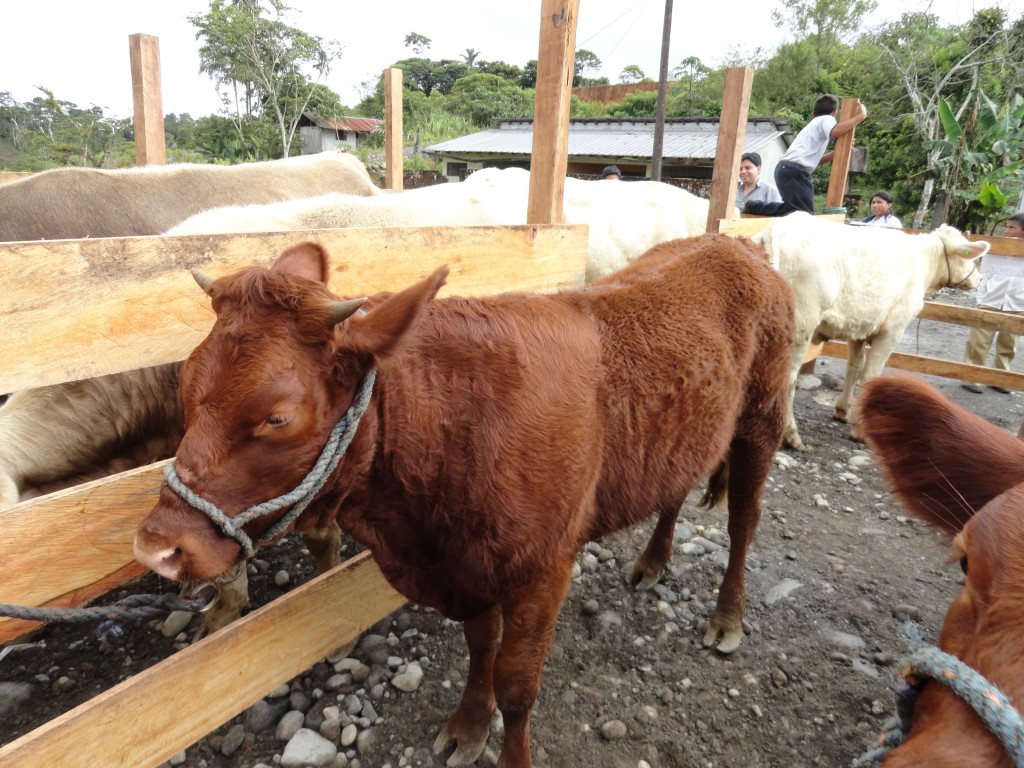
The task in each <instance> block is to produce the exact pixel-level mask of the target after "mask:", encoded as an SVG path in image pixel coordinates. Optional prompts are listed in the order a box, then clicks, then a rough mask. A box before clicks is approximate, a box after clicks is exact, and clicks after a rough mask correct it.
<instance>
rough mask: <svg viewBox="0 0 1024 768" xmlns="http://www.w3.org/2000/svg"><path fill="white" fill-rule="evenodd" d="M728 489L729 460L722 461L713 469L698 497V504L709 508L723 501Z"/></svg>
mask: <svg viewBox="0 0 1024 768" xmlns="http://www.w3.org/2000/svg"><path fill="white" fill-rule="evenodd" d="M728 490H729V462H728V460H724V461H722V463H721V464H719V465H718V466H717V467H716V468H715V471H714V472H712V473H711V477H709V478H708V487H707V490H706V491H704V495H703V496H701V498H700V506H702V507H707V508H708V509H711V508H713V507H717V506H718V505H720V504H721V503H722V502H723V501H725V495H726V493H727V492H728Z"/></svg>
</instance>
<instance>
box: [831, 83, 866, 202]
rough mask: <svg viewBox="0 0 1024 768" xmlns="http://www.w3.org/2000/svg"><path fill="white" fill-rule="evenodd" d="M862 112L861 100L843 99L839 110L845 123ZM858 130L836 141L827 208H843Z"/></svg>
mask: <svg viewBox="0 0 1024 768" xmlns="http://www.w3.org/2000/svg"><path fill="white" fill-rule="evenodd" d="M858 112H860V99H843V105H842V107H840V108H839V120H840V121H843V120H846V119H847V118H850V117H853V116H854V115H856V114H857V113H858ZM856 131H857V129H856V128H855V129H854V130H852V131H850V132H849V133H844V134H843V135H842V136H840V137H839V138H838V139H836V146H835V149H833V150H832V172H831V174H830V175H829V177H828V193H827V194H826V195H825V207H826V208H841V207H842V205H843V196H844V195H846V177H847V176H848V175H849V173H850V154H851V153H852V152H853V135H854V133H856Z"/></svg>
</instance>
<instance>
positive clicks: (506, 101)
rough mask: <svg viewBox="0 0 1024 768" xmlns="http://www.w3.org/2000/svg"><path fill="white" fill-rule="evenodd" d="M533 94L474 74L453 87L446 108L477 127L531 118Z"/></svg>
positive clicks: (497, 80)
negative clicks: (494, 122) (513, 118)
mask: <svg viewBox="0 0 1024 768" xmlns="http://www.w3.org/2000/svg"><path fill="white" fill-rule="evenodd" d="M533 102H534V93H533V91H529V90H526V89H525V88H520V87H519V86H517V85H513V84H512V83H510V82H509V81H508V80H505V79H503V78H501V77H498V76H497V75H485V74H473V75H467V76H466V77H463V78H462V79H461V80H459V81H457V82H456V83H455V85H454V86H453V87H452V92H451V96H450V98H449V100H448V106H449V108H450V109H451V111H452V112H454V113H455V114H456V115H462V116H463V117H465V118H466V119H467V120H469V121H470V122H472V123H473V125H476V126H481V127H482V126H486V125H489V124H491V123H492V122H493V121H494V120H497V119H499V118H504V117H531V116H532V115H533Z"/></svg>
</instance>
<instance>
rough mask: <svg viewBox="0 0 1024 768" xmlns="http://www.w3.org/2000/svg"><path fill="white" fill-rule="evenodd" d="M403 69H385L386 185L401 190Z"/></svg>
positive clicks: (396, 190) (403, 135) (403, 157)
mask: <svg viewBox="0 0 1024 768" xmlns="http://www.w3.org/2000/svg"><path fill="white" fill-rule="evenodd" d="M402 117H403V116H402V70H400V69H398V68H397V67H388V68H387V69H385V70H384V166H385V171H384V186H385V187H386V188H387V189H390V190H394V191H395V192H399V191H401V190H402V188H403V187H404V186H405V177H404V169H405V155H404V149H405V129H404V128H403V123H402Z"/></svg>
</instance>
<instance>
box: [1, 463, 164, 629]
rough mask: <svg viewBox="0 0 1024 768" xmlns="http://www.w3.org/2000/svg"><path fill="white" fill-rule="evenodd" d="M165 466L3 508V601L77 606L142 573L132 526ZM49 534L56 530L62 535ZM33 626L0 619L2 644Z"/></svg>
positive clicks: (153, 500) (157, 488) (146, 509)
mask: <svg viewBox="0 0 1024 768" xmlns="http://www.w3.org/2000/svg"><path fill="white" fill-rule="evenodd" d="M163 465H164V462H162V461H161V462H158V463H156V464H151V465H149V466H146V467H140V468H138V469H133V470H129V471H128V472H123V473H121V474H118V475H112V476H111V477H109V478H105V479H102V480H96V481H93V482H90V483H83V484H81V485H78V486H75V487H74V488H70V489H67V490H64V491H59V492H57V493H54V494H50V495H48V496H43V497H40V498H38V499H32V500H30V501H26V502H23V503H21V504H17V505H15V506H13V507H11V508H9V509H6V510H2V511H0V530H2V531H3V532H4V535H3V536H2V537H0V563H3V564H4V565H3V574H4V577H3V579H2V580H0V603H9V604H12V605H33V606H47V607H61V608H65V607H75V606H79V605H83V604H85V603H88V602H89V601H90V600H93V599H94V598H96V597H98V596H99V595H102V594H104V593H105V592H107V591H108V590H110V589H113V588H114V587H117V586H119V585H120V584H123V583H125V582H127V581H128V580H130V579H132V578H134V577H136V576H138V575H139V574H140V573H142V572H143V569H142V568H141V566H138V565H135V564H134V559H133V555H132V539H133V538H134V535H135V526H136V525H137V524H138V523H139V521H140V520H142V518H143V517H144V516H145V515H146V513H148V512H149V510H150V509H152V508H153V505H154V504H155V503H156V500H157V496H158V495H159V493H160V484H161V482H162V481H163V471H162V469H163ZM54 531H60V535H59V536H55V535H54ZM36 626H38V624H37V623H36V622H24V621H19V620H15V619H11V618H7V617H0V643H3V642H7V641H9V640H12V639H14V638H15V637H18V636H20V635H22V634H24V633H25V632H26V631H28V630H30V629H32V628H33V627H36Z"/></svg>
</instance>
